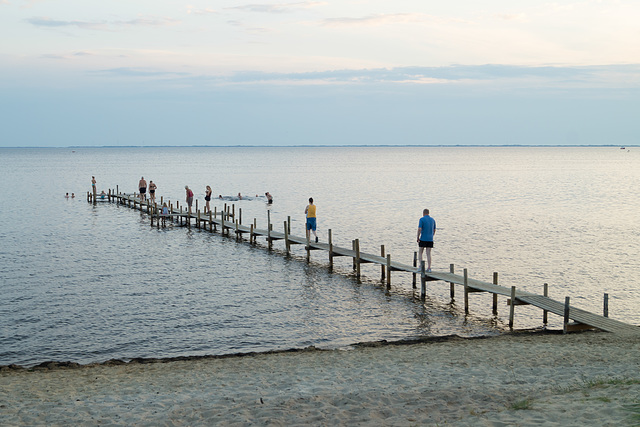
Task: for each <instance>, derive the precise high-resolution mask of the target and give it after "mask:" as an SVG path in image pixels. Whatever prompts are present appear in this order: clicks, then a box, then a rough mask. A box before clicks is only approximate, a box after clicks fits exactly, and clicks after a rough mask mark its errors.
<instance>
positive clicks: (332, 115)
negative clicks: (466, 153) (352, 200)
mask: <svg viewBox="0 0 640 427" xmlns="http://www.w3.org/2000/svg"><path fill="white" fill-rule="evenodd" d="M639 113H640V1H636V0H625V1H622V0H575V1H562V0H560V1H555V2H546V1H544V0H542V1H540V0H535V1H534V0H483V1H478V0H450V1H442V0H437V1H432V0H393V1H390V0H340V1H337V0H336V1H290V2H287V1H282V2H280V1H278V0H276V1H259V0H246V1H243V0H240V1H226V0H221V1H205V0H193V1H187V2H180V1H171V0H111V1H104V0H101V1H97V0H0V147H49V146H52V147H69V146H173V145H177V146H181V145H188V146H191V145H196V146H197V145H212V146H216V145H221V146H235V145H250V146H251V145H282V146H295V145H636V144H638V143H640V120H639V119H638V117H639V116H640V114H639Z"/></svg>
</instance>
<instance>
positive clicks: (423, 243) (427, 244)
mask: <svg viewBox="0 0 640 427" xmlns="http://www.w3.org/2000/svg"><path fill="white" fill-rule="evenodd" d="M418 246H419V247H421V248H432V247H433V242H427V241H425V240H420V241H419V242H418Z"/></svg>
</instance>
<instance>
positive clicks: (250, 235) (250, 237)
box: [249, 224, 255, 243]
mask: <svg viewBox="0 0 640 427" xmlns="http://www.w3.org/2000/svg"><path fill="white" fill-rule="evenodd" d="M249 243H255V236H254V235H253V224H251V228H250V229H249Z"/></svg>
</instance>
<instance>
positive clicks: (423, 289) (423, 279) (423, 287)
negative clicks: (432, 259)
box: [420, 261, 427, 301]
mask: <svg viewBox="0 0 640 427" xmlns="http://www.w3.org/2000/svg"><path fill="white" fill-rule="evenodd" d="M426 295H427V272H426V270H425V268H424V261H420V299H421V300H423V301H424V299H425V298H426Z"/></svg>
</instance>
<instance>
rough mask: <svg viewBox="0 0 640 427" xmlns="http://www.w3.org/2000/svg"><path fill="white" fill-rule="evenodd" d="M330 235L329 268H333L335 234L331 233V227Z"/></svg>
mask: <svg viewBox="0 0 640 427" xmlns="http://www.w3.org/2000/svg"><path fill="white" fill-rule="evenodd" d="M289 219H291V217H289ZM327 235H328V237H329V268H330V269H333V236H332V235H331V229H329V232H328V234H327Z"/></svg>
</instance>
